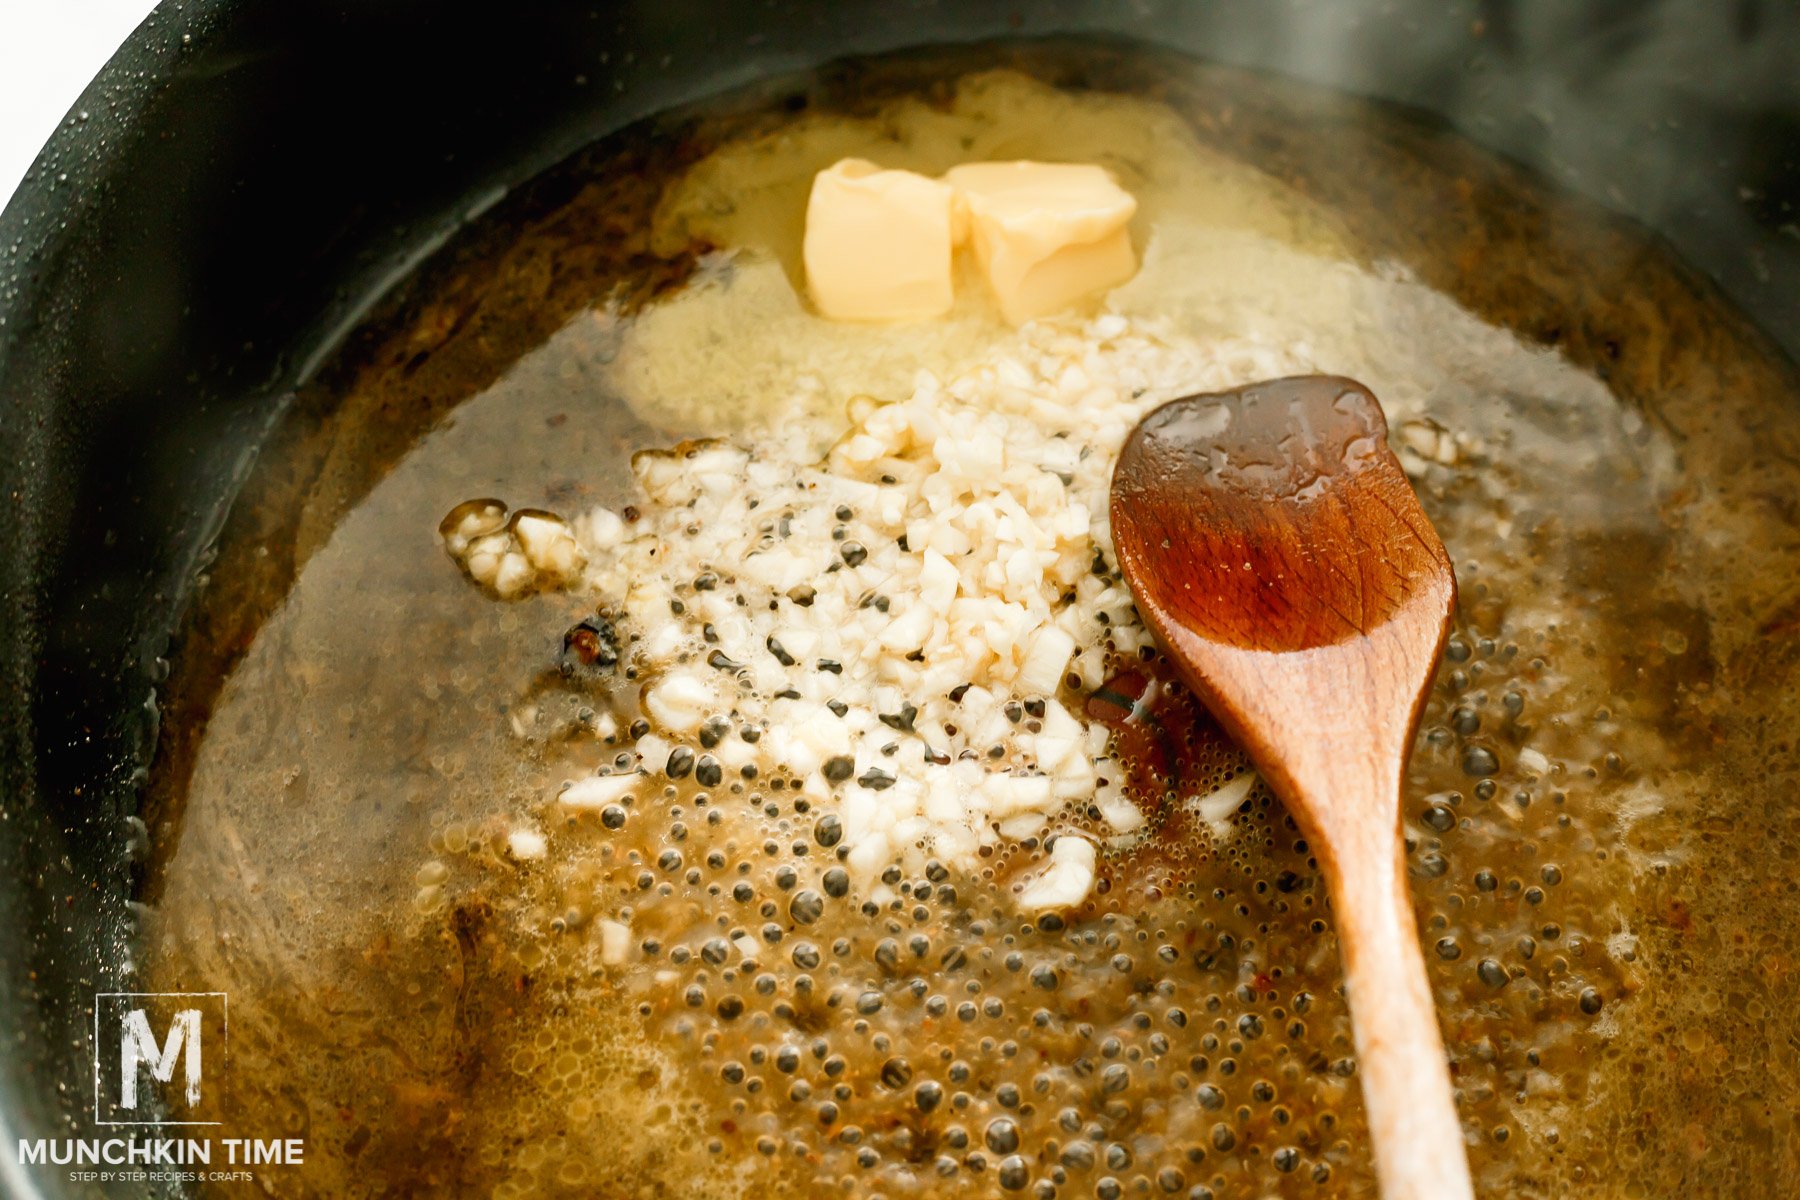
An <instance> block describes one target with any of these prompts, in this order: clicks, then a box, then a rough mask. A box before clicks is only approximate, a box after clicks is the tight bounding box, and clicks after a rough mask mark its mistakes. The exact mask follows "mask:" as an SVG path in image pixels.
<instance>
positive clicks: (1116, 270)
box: [944, 162, 1137, 324]
mask: <svg viewBox="0 0 1800 1200" xmlns="http://www.w3.org/2000/svg"><path fill="white" fill-rule="evenodd" d="M944 179H945V180H946V181H947V182H948V183H949V184H950V185H951V186H952V187H954V188H955V189H956V192H957V194H958V196H959V197H960V198H961V203H962V205H963V206H964V207H965V209H966V211H967V214H968V221H969V236H970V238H971V239H972V241H973V242H974V246H975V257H976V260H977V261H978V262H979V263H980V264H981V269H982V271H983V273H984V274H986V276H987V280H988V286H989V288H990V289H991V290H992V291H993V293H994V299H995V301H996V302H997V303H998V304H999V306H1000V312H1001V314H1002V315H1003V316H1005V317H1006V319H1007V320H1008V321H1011V322H1013V323H1014V324H1019V323H1021V322H1024V321H1029V320H1031V319H1032V318H1033V317H1041V316H1043V315H1044V314H1046V313H1051V312H1055V311H1056V310H1057V309H1059V308H1065V307H1067V306H1068V305H1070V304H1073V303H1074V302H1075V301H1077V300H1080V299H1081V298H1082V297H1084V296H1088V295H1092V294H1093V293H1095V292H1100V291H1105V290H1106V289H1107V288H1110V287H1114V286H1116V285H1117V284H1121V283H1123V282H1125V281H1126V280H1127V279H1130V278H1131V276H1132V274H1133V273H1134V272H1135V271H1136V270H1137V258H1136V256H1135V255H1134V254H1133V252H1132V249H1131V234H1130V231H1129V230H1128V229H1127V225H1128V224H1129V223H1130V221H1131V214H1132V213H1134V212H1136V211H1137V200H1136V199H1135V198H1133V196H1132V195H1131V193H1130V192H1127V191H1126V190H1125V189H1124V188H1122V187H1120V186H1119V185H1118V184H1117V183H1116V182H1115V181H1114V180H1113V177H1112V175H1111V174H1110V173H1109V172H1107V171H1106V169H1105V168H1103V167H1097V166H1092V165H1089V164H1083V163H1039V162H996V163H969V164H967V165H965V166H960V167H952V168H951V169H950V170H949V171H948V172H947V173H946V174H945V176H944Z"/></svg>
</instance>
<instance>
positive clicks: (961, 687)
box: [950, 683, 975, 704]
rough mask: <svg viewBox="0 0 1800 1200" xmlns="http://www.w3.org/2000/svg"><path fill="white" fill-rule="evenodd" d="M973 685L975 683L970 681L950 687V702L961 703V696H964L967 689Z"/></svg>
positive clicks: (966, 693) (967, 691)
mask: <svg viewBox="0 0 1800 1200" xmlns="http://www.w3.org/2000/svg"><path fill="white" fill-rule="evenodd" d="M974 686H975V685H974V684H972V683H959V684H957V685H956V686H955V687H953V688H951V689H950V703H952V704H961V703H962V698H963V697H964V696H966V695H968V694H969V689H970V688H972V687H974Z"/></svg>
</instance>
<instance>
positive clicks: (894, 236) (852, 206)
mask: <svg viewBox="0 0 1800 1200" xmlns="http://www.w3.org/2000/svg"><path fill="white" fill-rule="evenodd" d="M954 217H955V209H954V205H953V193H952V191H951V188H950V185H949V184H946V183H942V182H940V181H938V180H936V179H927V178H926V177H925V176H923V175H918V174H915V173H913V172H912V171H886V170H882V169H881V168H880V167H877V166H876V165H875V164H874V163H871V162H865V161H864V160H862V159H859V158H846V159H844V160H843V161H842V162H839V163H837V164H836V165H834V166H832V167H831V168H829V169H828V170H824V171H820V172H819V173H818V175H816V176H815V177H814V178H813V186H812V197H811V199H809V200H808V201H807V204H806V240H805V242H804V244H803V247H802V256H803V258H804V260H805V263H806V286H807V290H808V291H810V292H811V293H812V298H813V303H814V304H815V305H816V306H818V309H819V312H820V313H821V314H822V315H824V316H827V317H831V318H833V319H834V320H839V321H916V320H920V319H923V318H926V317H941V316H943V315H944V314H945V313H947V312H949V311H950V305H951V303H952V301H953V299H954V292H953V290H952V287H951V282H950V261H951V255H952V252H953V250H954V248H955V242H956V238H955V236H954V229H953V223H954Z"/></svg>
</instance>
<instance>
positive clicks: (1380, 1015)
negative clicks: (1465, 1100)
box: [1332, 845, 1474, 1200]
mask: <svg viewBox="0 0 1800 1200" xmlns="http://www.w3.org/2000/svg"><path fill="white" fill-rule="evenodd" d="M1332 907H1333V910H1334V916H1335V918H1336V921H1337V926H1338V936H1339V939H1340V941H1341V943H1342V952H1343V957H1344V974H1345V978H1346V980H1347V982H1348V984H1349V994H1350V1016H1351V1020H1352V1023H1353V1024H1354V1026H1355V1030H1356V1057H1357V1070H1358V1072H1359V1073H1360V1074H1361V1076H1362V1091H1363V1104H1364V1106H1365V1107H1366V1108H1367V1110H1368V1114H1369V1136H1370V1140H1371V1141H1372V1142H1373V1144H1374V1148H1375V1166H1376V1172H1377V1174H1378V1175H1379V1176H1380V1179H1381V1195H1382V1200H1470V1198H1471V1197H1472V1196H1473V1195H1474V1193H1473V1191H1472V1190H1471V1186H1470V1183H1469V1165H1468V1161H1467V1159H1466V1157H1465V1148H1464V1144H1463V1131H1462V1125H1461V1123H1460V1122H1459V1120H1458V1119H1457V1115H1456V1101H1455V1099H1454V1097H1453V1096H1452V1094H1451V1090H1450V1073H1449V1067H1448V1063H1447V1061H1446V1058H1445V1055H1444V1043H1443V1039H1442V1038H1441V1037H1440V1036H1439V1034H1438V1026H1437V1013H1436V1009H1435V1007H1434V1005H1433V1004H1432V1000H1431V987H1430V984H1429V983H1428V982H1427V980H1426V977H1425V963H1424V960H1423V959H1422V958H1421V957H1420V954H1419V939H1418V936H1417V932H1416V927H1415V923H1414V917H1413V909H1412V903H1411V901H1410V900H1409V898H1408V896H1407V891H1406V874H1405V867H1404V864H1403V863H1402V862H1401V859H1400V854H1399V848H1398V845H1396V848H1395V853H1394V855H1393V857H1392V858H1391V859H1385V860H1384V856H1381V855H1375V856H1373V861H1371V860H1369V859H1363V860H1361V861H1360V862H1355V861H1352V862H1343V863H1340V864H1339V870H1338V871H1337V873H1336V887H1335V888H1334V889H1333V894H1332Z"/></svg>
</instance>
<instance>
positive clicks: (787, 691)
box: [775, 688, 800, 700]
mask: <svg viewBox="0 0 1800 1200" xmlns="http://www.w3.org/2000/svg"><path fill="white" fill-rule="evenodd" d="M775 698H776V699H777V700H798V699H799V698H800V693H799V692H797V691H795V690H794V689H793V688H782V689H781V690H780V691H779V692H776V693H775Z"/></svg>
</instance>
